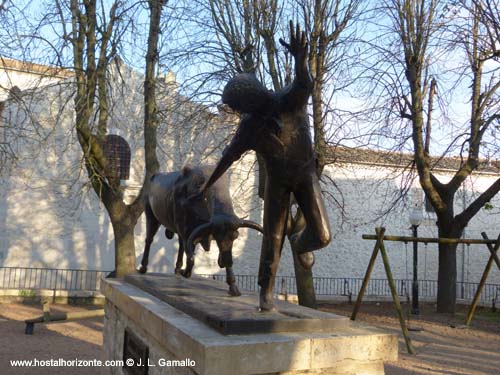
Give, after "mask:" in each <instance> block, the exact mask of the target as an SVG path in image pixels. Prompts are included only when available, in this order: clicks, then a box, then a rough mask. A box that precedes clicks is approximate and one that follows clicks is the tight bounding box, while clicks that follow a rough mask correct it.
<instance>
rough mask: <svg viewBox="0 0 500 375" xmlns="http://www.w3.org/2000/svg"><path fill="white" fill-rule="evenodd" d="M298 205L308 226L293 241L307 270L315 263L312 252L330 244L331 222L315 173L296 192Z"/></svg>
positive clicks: (294, 236)
mask: <svg viewBox="0 0 500 375" xmlns="http://www.w3.org/2000/svg"><path fill="white" fill-rule="evenodd" d="M294 195H295V199H296V200H297V204H298V205H299V207H300V209H301V210H302V212H303V214H304V219H305V222H306V226H305V227H304V229H303V230H302V231H300V232H298V233H296V234H295V235H293V236H292V238H291V241H292V242H293V243H294V247H296V248H297V250H298V252H299V259H300V261H301V263H302V265H303V266H304V267H305V268H310V267H311V266H312V263H313V262H314V256H313V255H312V253H311V251H313V250H318V249H321V248H323V247H325V246H327V245H328V244H329V243H330V237H331V235H330V222H329V220H328V214H327V212H326V208H325V204H324V202H323V196H322V194H321V189H320V185H319V181H318V178H317V176H316V174H315V173H313V174H312V175H311V176H310V178H308V179H307V180H306V181H305V182H303V183H302V184H300V185H299V186H298V187H297V189H296V190H295V191H294Z"/></svg>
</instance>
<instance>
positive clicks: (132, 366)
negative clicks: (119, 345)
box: [123, 328, 149, 375]
mask: <svg viewBox="0 0 500 375" xmlns="http://www.w3.org/2000/svg"><path fill="white" fill-rule="evenodd" d="M148 361H149V348H148V347H147V345H146V344H144V343H143V342H142V341H141V339H140V338H139V337H137V335H135V334H134V333H133V332H132V331H130V330H129V329H127V328H126V329H125V337H124V339H123V372H124V373H125V374H128V375H148V367H149V366H148Z"/></svg>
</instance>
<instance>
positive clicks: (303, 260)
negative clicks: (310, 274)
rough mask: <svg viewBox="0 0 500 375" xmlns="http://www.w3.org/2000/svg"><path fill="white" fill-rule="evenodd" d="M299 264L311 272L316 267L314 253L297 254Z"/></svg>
mask: <svg viewBox="0 0 500 375" xmlns="http://www.w3.org/2000/svg"><path fill="white" fill-rule="evenodd" d="M297 257H298V258H299V262H300V264H301V265H302V267H304V269H306V270H310V269H311V268H312V266H313V265H314V254H313V252H312V251H308V252H306V253H299V254H297Z"/></svg>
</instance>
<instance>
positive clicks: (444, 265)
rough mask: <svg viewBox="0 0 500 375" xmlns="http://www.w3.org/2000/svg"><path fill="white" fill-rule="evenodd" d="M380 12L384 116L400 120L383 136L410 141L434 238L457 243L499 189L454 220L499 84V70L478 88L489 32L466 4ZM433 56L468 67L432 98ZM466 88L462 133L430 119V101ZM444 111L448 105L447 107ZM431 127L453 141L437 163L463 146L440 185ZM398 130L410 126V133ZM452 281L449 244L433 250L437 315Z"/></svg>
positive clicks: (393, 4)
mask: <svg viewBox="0 0 500 375" xmlns="http://www.w3.org/2000/svg"><path fill="white" fill-rule="evenodd" d="M464 3H467V2H464ZM481 3H482V2H481ZM384 5H385V6H384V11H386V12H387V14H389V16H390V19H391V21H392V26H393V28H392V30H391V32H392V33H394V35H396V36H397V37H396V38H395V39H391V41H390V42H389V43H391V42H392V44H386V46H388V47H384V49H381V50H383V56H384V59H386V61H390V63H389V64H392V65H390V66H388V65H386V67H387V70H386V72H387V71H390V70H392V71H393V72H394V75H392V78H390V79H386V81H385V82H389V84H387V86H386V88H388V89H389V90H392V92H390V93H389V95H388V97H389V99H390V100H389V102H390V104H389V105H388V108H389V109H390V115H394V114H395V115H397V116H399V118H400V119H401V120H402V124H403V127H402V128H399V130H398V128H397V127H394V128H392V129H390V130H391V131H393V130H398V131H400V133H399V135H400V139H401V145H403V144H405V143H406V140H411V144H412V148H413V150H414V163H415V164H414V165H415V168H416V171H417V173H418V177H419V181H420V184H421V186H422V189H423V190H424V192H425V195H426V196H427V198H428V199H429V201H430V203H431V204H432V206H433V208H434V210H435V212H436V216H437V228H438V235H439V237H442V238H460V237H461V235H462V233H463V230H464V228H465V227H466V226H467V224H468V223H469V221H470V220H471V219H472V218H473V217H474V215H475V214H476V213H477V212H478V211H479V210H480V209H481V208H482V207H483V206H484V205H485V204H486V203H487V202H488V201H489V200H490V199H491V198H492V197H493V196H494V195H495V194H496V193H497V192H498V191H499V190H500V179H498V180H497V181H496V182H494V183H493V184H492V185H491V186H490V187H489V188H488V189H486V191H484V192H483V193H481V194H480V195H479V196H477V197H476V198H475V200H474V201H473V202H472V203H471V204H470V205H469V206H468V207H466V208H465V209H464V210H463V211H462V212H460V213H455V208H454V200H455V195H456V193H457V191H458V190H459V188H460V187H461V185H462V184H463V183H464V181H465V180H466V179H467V178H468V177H469V176H470V175H471V174H472V173H474V171H476V170H477V169H478V167H479V165H480V156H481V151H482V149H484V147H483V143H486V141H487V139H488V136H487V132H488V131H489V129H491V125H492V124H493V123H495V122H496V121H498V118H499V117H498V104H499V103H498V89H499V88H500V83H499V81H498V79H495V78H494V77H495V75H494V74H493V73H492V72H493V71H496V70H497V69H498V65H496V66H494V67H492V68H491V69H490V70H489V72H488V77H489V79H488V80H487V81H486V82H485V81H484V78H485V76H486V74H485V71H484V67H485V64H486V63H487V62H488V61H489V60H490V59H492V58H495V56H496V55H497V49H496V47H495V46H496V42H495V40H494V39H493V38H491V35H494V33H495V31H494V29H492V28H491V23H489V24H488V23H486V22H485V20H486V18H485V15H484V13H482V10H481V9H482V8H481V7H480V6H478V5H477V4H476V5H473V6H471V5H470V4H469V6H468V7H465V8H463V9H460V10H457V8H454V7H453V4H452V3H447V2H444V1H440V0H390V1H386V2H385V3H384ZM464 12H465V13H466V14H465V13H464ZM450 13H451V15H452V16H453V17H450ZM457 15H458V17H457ZM463 20H465V22H462V21H463ZM450 40H451V41H452V42H451V43H450V42H449V41H450ZM440 51H441V53H442V54H445V55H446V56H450V54H452V56H457V55H460V53H464V54H465V57H466V61H467V62H468V65H467V66H466V67H464V69H462V70H461V71H460V74H454V75H453V79H454V81H453V84H452V85H451V87H446V85H445V84H444V83H443V84H442V86H441V88H442V91H443V92H442V93H441V95H439V92H438V87H440V84H439V77H443V81H444V80H445V79H444V77H445V76H446V77H447V78H448V79H449V77H450V74H449V73H450V68H447V67H445V66H444V65H439V64H436V61H437V60H438V58H439V52H440ZM443 51H445V52H443ZM456 70H457V71H458V70H460V69H459V68H457V69H456ZM431 71H433V74H432V75H431V73H430V72H431ZM455 73H456V72H455ZM381 81H382V80H378V81H377V82H378V83H380V82H381ZM467 84H469V85H470V86H469V87H470V88H471V93H470V97H471V115H470V119H469V121H468V124H467V126H463V127H462V128H459V127H458V124H454V123H453V121H452V120H450V119H445V118H444V117H443V116H441V117H438V118H437V119H436V118H433V117H436V116H435V114H436V111H435V110H436V99H437V98H441V99H442V98H445V97H446V94H445V93H444V91H448V90H453V88H457V87H460V88H463V87H464V86H465V85H467ZM448 95H450V94H449V92H448ZM450 96H452V95H450ZM451 105H453V103H447V104H446V106H451ZM445 109H446V108H445ZM436 120H438V121H440V122H441V123H440V125H445V124H447V123H448V124H450V125H452V126H455V127H456V129H457V130H456V131H455V133H456V134H457V137H456V138H455V139H449V140H448V145H447V146H446V148H445V150H441V152H442V155H443V156H444V155H447V154H449V152H451V151H453V150H454V149H456V145H457V144H459V143H460V142H462V143H461V147H459V154H460V157H461V163H460V166H459V168H458V169H457V170H456V172H455V173H454V175H453V177H452V178H451V180H450V181H448V182H446V183H445V182H442V181H440V180H439V179H438V178H437V177H436V175H435V172H434V167H435V164H436V160H437V159H436V158H432V157H431V149H432V140H433V134H434V133H435V131H434V129H433V126H432V125H433V122H434V121H436ZM405 123H409V125H410V127H409V130H410V132H409V133H407V132H406V129H405V127H404V124H405ZM458 129H460V130H458ZM393 134H394V133H393ZM406 134H408V136H406ZM456 274H457V270H456V245H448V244H440V245H439V274H438V304H437V311H438V312H454V311H455V301H456Z"/></svg>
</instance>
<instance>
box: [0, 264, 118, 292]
mask: <svg viewBox="0 0 500 375" xmlns="http://www.w3.org/2000/svg"><path fill="white" fill-rule="evenodd" d="M109 272H110V271H96V270H79V269H55V268H29V267H0V289H22V290H32V289H51V290H67V291H77V290H81V291H99V290H100V287H101V279H102V278H103V277H105V276H106V275H107V274H108V273H109Z"/></svg>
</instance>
